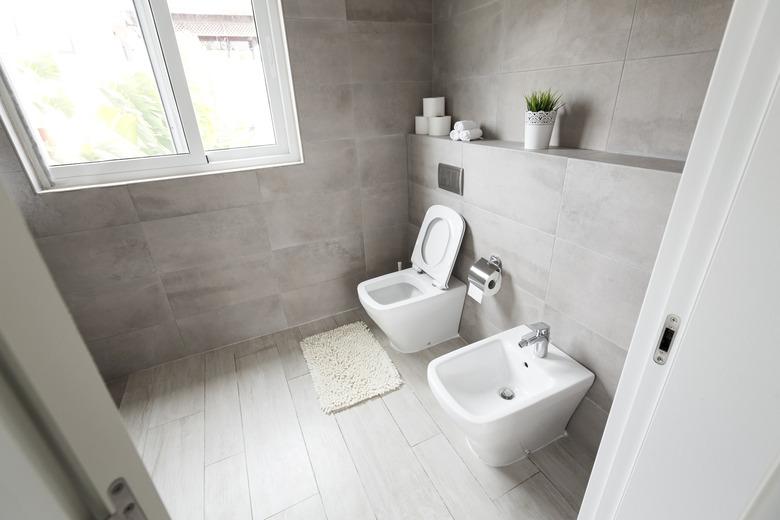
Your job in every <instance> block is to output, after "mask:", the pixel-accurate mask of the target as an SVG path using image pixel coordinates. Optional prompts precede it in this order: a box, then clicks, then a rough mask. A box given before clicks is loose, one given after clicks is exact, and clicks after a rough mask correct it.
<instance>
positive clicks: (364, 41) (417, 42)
mask: <svg viewBox="0 0 780 520" xmlns="http://www.w3.org/2000/svg"><path fill="white" fill-rule="evenodd" d="M432 45H433V42H432V41H431V25H430V24H421V23H391V22H349V46H350V49H351V52H352V79H353V81H355V82H371V81H393V82H397V81H425V82H430V81H431V69H432V67H433V63H432V52H433V51H432Z"/></svg>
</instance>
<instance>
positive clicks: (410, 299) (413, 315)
mask: <svg viewBox="0 0 780 520" xmlns="http://www.w3.org/2000/svg"><path fill="white" fill-rule="evenodd" d="M465 227H466V225H465V222H464V220H463V217H461V216H460V214H458V212H456V211H455V210H453V209H451V208H448V207H446V206H440V205H435V206H431V207H430V208H429V209H428V211H427V212H426V213H425V219H424V220H423V223H422V226H420V233H419V234H418V235H417V241H416V242H415V244H414V251H413V252H412V267H411V268H409V269H404V270H403V271H397V272H394V273H390V274H386V275H384V276H379V277H377V278H372V279H371V280H367V281H365V282H363V283H361V284H360V285H358V297H359V298H360V303H361V304H362V305H363V308H365V309H366V312H367V313H368V315H369V316H371V319H372V320H374V321H375V322H376V324H377V325H378V326H379V328H381V329H382V331H384V333H385V334H386V335H387V337H388V338H389V339H390V342H391V343H392V345H393V347H394V348H395V349H396V350H398V351H399V352H407V353H408V352H418V351H420V350H423V349H425V348H428V347H430V346H432V345H435V344H437V343H441V342H442V341H447V340H448V339H452V338H454V337H456V336H457V335H458V326H459V325H460V315H461V312H462V311H463V302H464V300H465V298H466V286H465V284H464V283H463V282H461V281H460V280H458V279H457V278H452V277H451V275H452V268H453V267H454V266H455V260H456V259H457V257H458V251H459V250H460V244H461V241H462V240H463V233H464V231H465Z"/></svg>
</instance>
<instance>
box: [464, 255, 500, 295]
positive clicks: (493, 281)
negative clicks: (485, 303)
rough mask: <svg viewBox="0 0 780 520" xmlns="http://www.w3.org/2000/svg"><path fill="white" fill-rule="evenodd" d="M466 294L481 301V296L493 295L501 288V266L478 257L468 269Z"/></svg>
mask: <svg viewBox="0 0 780 520" xmlns="http://www.w3.org/2000/svg"><path fill="white" fill-rule="evenodd" d="M468 280H469V288H468V295H469V296H470V297H471V298H473V299H474V300H476V301H477V303H482V298H483V296H493V295H494V294H496V293H497V292H498V291H499V289H501V268H500V267H499V266H498V265H497V264H495V263H493V262H489V261H488V260H485V259H484V258H480V259H479V260H477V261H476V262H475V263H474V265H472V266H471V269H469V276H468Z"/></svg>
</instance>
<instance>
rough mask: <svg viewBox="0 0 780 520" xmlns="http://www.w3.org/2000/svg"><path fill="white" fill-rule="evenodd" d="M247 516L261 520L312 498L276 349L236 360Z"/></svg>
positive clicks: (311, 477) (308, 471)
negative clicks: (247, 488)
mask: <svg viewBox="0 0 780 520" xmlns="http://www.w3.org/2000/svg"><path fill="white" fill-rule="evenodd" d="M237 365H238V384H239V395H240V399H241V414H242V419H243V427H244V439H245V449H246V460H247V472H248V474H249V485H250V496H251V498H252V514H253V516H254V517H255V518H266V517H268V516H271V515H273V514H275V513H278V512H280V511H283V510H285V509H287V508H289V507H290V506H292V505H295V504H297V503H298V502H300V501H302V500H304V499H305V498H308V497H310V496H312V495H314V494H316V493H317V485H316V483H315V481H314V475H313V473H312V469H311V465H310V464H309V458H308V454H307V452H306V445H305V444H304V442H303V436H302V434H301V430H300V427H299V425H298V419H297V417H296V414H295V408H294V406H293V402H292V398H291V397H290V392H289V389H288V387H287V379H286V377H285V375H284V370H283V368H282V362H281V359H280V357H279V353H278V351H277V350H276V348H275V347H274V348H267V349H265V350H261V351H260V352H257V353H255V354H250V355H248V356H244V357H240V358H238V359H237Z"/></svg>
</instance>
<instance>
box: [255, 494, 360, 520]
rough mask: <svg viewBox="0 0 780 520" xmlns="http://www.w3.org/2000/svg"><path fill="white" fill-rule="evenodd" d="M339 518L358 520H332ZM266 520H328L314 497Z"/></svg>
mask: <svg viewBox="0 0 780 520" xmlns="http://www.w3.org/2000/svg"><path fill="white" fill-rule="evenodd" d="M339 518H344V519H345V520H346V519H347V518H355V519H357V518H360V517H338V516H337V517H335V518H334V519H332V520H338V519H339ZM268 520H328V517H326V516H325V511H323V510H322V503H320V496H319V495H314V496H313V497H309V498H307V499H306V500H304V501H303V502H300V503H298V504H295V505H294V506H292V507H291V508H289V509H285V510H284V511H282V512H281V513H279V514H277V515H274V516H272V517H271V518H269V519H268Z"/></svg>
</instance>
